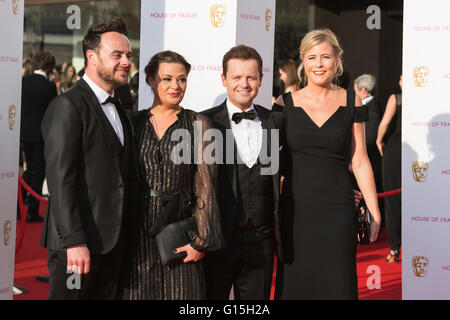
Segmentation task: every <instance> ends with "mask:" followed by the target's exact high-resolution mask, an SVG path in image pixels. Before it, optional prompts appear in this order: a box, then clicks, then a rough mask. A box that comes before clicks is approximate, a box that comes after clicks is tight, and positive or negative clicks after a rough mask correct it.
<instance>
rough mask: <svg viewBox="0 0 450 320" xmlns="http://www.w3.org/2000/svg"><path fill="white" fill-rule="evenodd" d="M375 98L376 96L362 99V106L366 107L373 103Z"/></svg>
mask: <svg viewBox="0 0 450 320" xmlns="http://www.w3.org/2000/svg"><path fill="white" fill-rule="evenodd" d="M373 98H374V96H368V97H365V98H364V99H362V101H361V102H362V104H363V105H366V104H368V103H369V102H370V101H372V99H373Z"/></svg>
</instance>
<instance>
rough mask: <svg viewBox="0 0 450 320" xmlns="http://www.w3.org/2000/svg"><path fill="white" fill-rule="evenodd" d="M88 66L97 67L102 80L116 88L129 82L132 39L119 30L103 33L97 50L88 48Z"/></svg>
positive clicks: (97, 72) (96, 69)
mask: <svg viewBox="0 0 450 320" xmlns="http://www.w3.org/2000/svg"><path fill="white" fill-rule="evenodd" d="M86 55H87V57H88V59H89V64H88V67H93V68H95V72H96V74H97V76H98V78H99V80H100V81H101V82H103V83H104V84H105V85H106V86H107V87H110V88H112V89H115V88H117V87H120V86H122V85H124V84H126V83H127V81H128V73H129V71H130V66H131V60H130V59H131V47H130V41H129V40H128V39H127V37H125V36H124V35H123V34H120V33H118V32H107V33H104V34H102V36H101V42H100V45H99V47H98V50H97V51H94V50H88V51H87V52H86Z"/></svg>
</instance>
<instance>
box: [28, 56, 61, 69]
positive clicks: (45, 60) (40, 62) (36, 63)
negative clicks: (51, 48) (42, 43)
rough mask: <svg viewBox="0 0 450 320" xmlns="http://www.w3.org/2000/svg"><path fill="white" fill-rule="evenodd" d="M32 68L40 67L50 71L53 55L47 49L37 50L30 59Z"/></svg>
mask: <svg viewBox="0 0 450 320" xmlns="http://www.w3.org/2000/svg"><path fill="white" fill-rule="evenodd" d="M31 63H32V65H33V70H38V69H41V70H43V71H46V72H50V71H52V70H53V68H54V67H55V63H56V61H55V57H54V56H52V54H51V53H50V52H48V51H39V52H38V53H36V54H35V55H34V57H33V59H32V61H31Z"/></svg>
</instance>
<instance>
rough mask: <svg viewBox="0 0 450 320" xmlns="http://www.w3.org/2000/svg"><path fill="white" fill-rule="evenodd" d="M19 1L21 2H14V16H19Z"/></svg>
mask: <svg viewBox="0 0 450 320" xmlns="http://www.w3.org/2000/svg"><path fill="white" fill-rule="evenodd" d="M19 1H20V0H12V12H13V14H15V15H17V14H19Z"/></svg>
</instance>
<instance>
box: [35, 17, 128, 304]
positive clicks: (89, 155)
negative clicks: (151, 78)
mask: <svg viewBox="0 0 450 320" xmlns="http://www.w3.org/2000/svg"><path fill="white" fill-rule="evenodd" d="M126 34H127V26H126V24H125V22H124V21H123V20H122V19H120V18H114V19H111V20H108V21H106V22H104V23H101V24H98V25H95V26H92V27H91V28H90V29H89V30H88V32H87V34H86V36H85V37H84V39H83V52H84V56H85V75H84V76H83V78H82V79H80V80H79V81H78V82H77V83H76V85H75V86H74V87H73V88H72V89H71V90H69V91H68V92H66V93H64V94H63V95H61V96H59V97H57V98H56V99H54V100H53V101H52V102H51V104H50V106H49V108H48V110H47V112H46V114H45V116H44V120H43V123H42V134H43V137H44V141H45V159H46V163H47V181H48V188H49V192H50V199H49V204H48V209H47V213H46V216H45V221H44V229H43V232H42V239H41V245H42V246H44V247H46V248H48V250H49V258H48V268H49V270H50V291H49V298H50V299H114V298H116V295H117V288H118V282H119V277H120V273H121V271H122V269H123V264H124V260H125V252H126V250H128V249H129V247H128V246H129V240H130V239H129V238H130V234H133V233H134V226H135V225H136V223H135V222H134V216H133V214H134V210H133V208H132V207H131V206H132V205H133V204H135V203H136V201H135V200H134V199H132V196H134V195H135V194H136V191H135V185H136V181H137V172H136V171H135V166H134V165H133V163H134V161H133V160H132V157H133V153H132V150H131V149H132V134H133V133H132V126H131V122H130V121H129V119H128V118H127V116H126V115H125V113H124V111H123V110H122V108H121V103H120V101H119V100H117V98H115V97H114V95H115V94H114V90H115V89H116V88H118V87H119V86H121V85H124V84H126V83H127V79H128V71H129V68H130V56H131V48H130V42H129V40H128V38H127V37H126ZM72 272H75V274H72Z"/></svg>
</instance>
